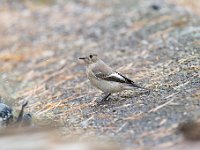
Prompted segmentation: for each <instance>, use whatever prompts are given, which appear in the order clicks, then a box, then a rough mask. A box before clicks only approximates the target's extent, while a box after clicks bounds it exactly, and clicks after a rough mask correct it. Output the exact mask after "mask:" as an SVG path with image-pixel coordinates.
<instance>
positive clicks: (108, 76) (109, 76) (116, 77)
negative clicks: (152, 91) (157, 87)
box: [95, 72, 146, 89]
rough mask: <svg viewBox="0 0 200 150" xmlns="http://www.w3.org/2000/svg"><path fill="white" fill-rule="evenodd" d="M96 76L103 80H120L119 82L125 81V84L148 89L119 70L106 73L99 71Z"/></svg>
mask: <svg viewBox="0 0 200 150" xmlns="http://www.w3.org/2000/svg"><path fill="white" fill-rule="evenodd" d="M95 76H96V77H97V78H100V79H102V80H106V81H112V82H118V83H125V84H128V85H131V86H133V87H137V88H141V89H146V88H143V87H141V86H139V85H137V84H136V83H135V82H133V81H132V80H130V79H129V78H127V77H125V76H123V75H122V74H120V73H118V72H114V73H111V74H104V73H102V72H98V73H96V74H95Z"/></svg>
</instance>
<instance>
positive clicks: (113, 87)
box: [90, 79, 124, 93]
mask: <svg viewBox="0 0 200 150" xmlns="http://www.w3.org/2000/svg"><path fill="white" fill-rule="evenodd" d="M90 82H91V83H92V85H94V86H95V87H97V88H98V89H100V90H101V91H103V92H107V93H116V92H120V91H122V90H124V89H123V86H122V84H120V83H117V82H112V81H104V80H97V79H90Z"/></svg>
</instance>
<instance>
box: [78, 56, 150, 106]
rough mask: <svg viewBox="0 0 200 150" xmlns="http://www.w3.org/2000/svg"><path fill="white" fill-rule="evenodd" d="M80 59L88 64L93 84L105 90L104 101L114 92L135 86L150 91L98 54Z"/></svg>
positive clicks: (87, 68) (132, 88)
mask: <svg viewBox="0 0 200 150" xmlns="http://www.w3.org/2000/svg"><path fill="white" fill-rule="evenodd" d="M79 59H82V60H84V62H85V64H86V73H87V77H88V79H89V80H90V82H91V84H92V85H93V86H95V87H96V88H98V89H100V90H101V91H103V92H104V94H105V96H104V97H103V99H102V102H103V101H105V100H106V99H107V98H108V97H109V96H110V95H111V94H112V93H116V92H120V91H123V90H134V89H135V88H139V89H144V90H146V91H148V93H149V92H150V90H149V89H147V88H144V87H141V86H139V85H137V84H136V83H135V82H133V81H132V80H130V79H129V78H127V77H125V76H124V75H122V74H120V73H118V72H116V71H114V70H113V69H112V68H111V67H110V66H108V65H107V64H106V63H104V62H103V61H102V60H101V59H100V58H98V56H97V55H89V56H87V57H82V58H79Z"/></svg>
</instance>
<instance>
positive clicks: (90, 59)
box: [79, 54, 99, 65]
mask: <svg viewBox="0 0 200 150" xmlns="http://www.w3.org/2000/svg"><path fill="white" fill-rule="evenodd" d="M79 59H82V60H84V62H85V63H86V64H88V65H89V64H93V63H96V62H97V61H98V60H99V58H98V56H97V55H96V54H90V55H89V56H86V57H81V58H79Z"/></svg>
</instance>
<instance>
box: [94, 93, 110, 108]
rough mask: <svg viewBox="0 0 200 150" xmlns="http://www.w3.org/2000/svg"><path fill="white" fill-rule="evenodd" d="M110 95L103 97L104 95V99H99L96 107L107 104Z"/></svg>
mask: <svg viewBox="0 0 200 150" xmlns="http://www.w3.org/2000/svg"><path fill="white" fill-rule="evenodd" d="M110 95H111V93H106V94H105V95H104V97H103V98H102V99H101V101H98V102H97V105H98V106H99V105H104V104H106V103H107V102H108V97H109V96H110Z"/></svg>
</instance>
